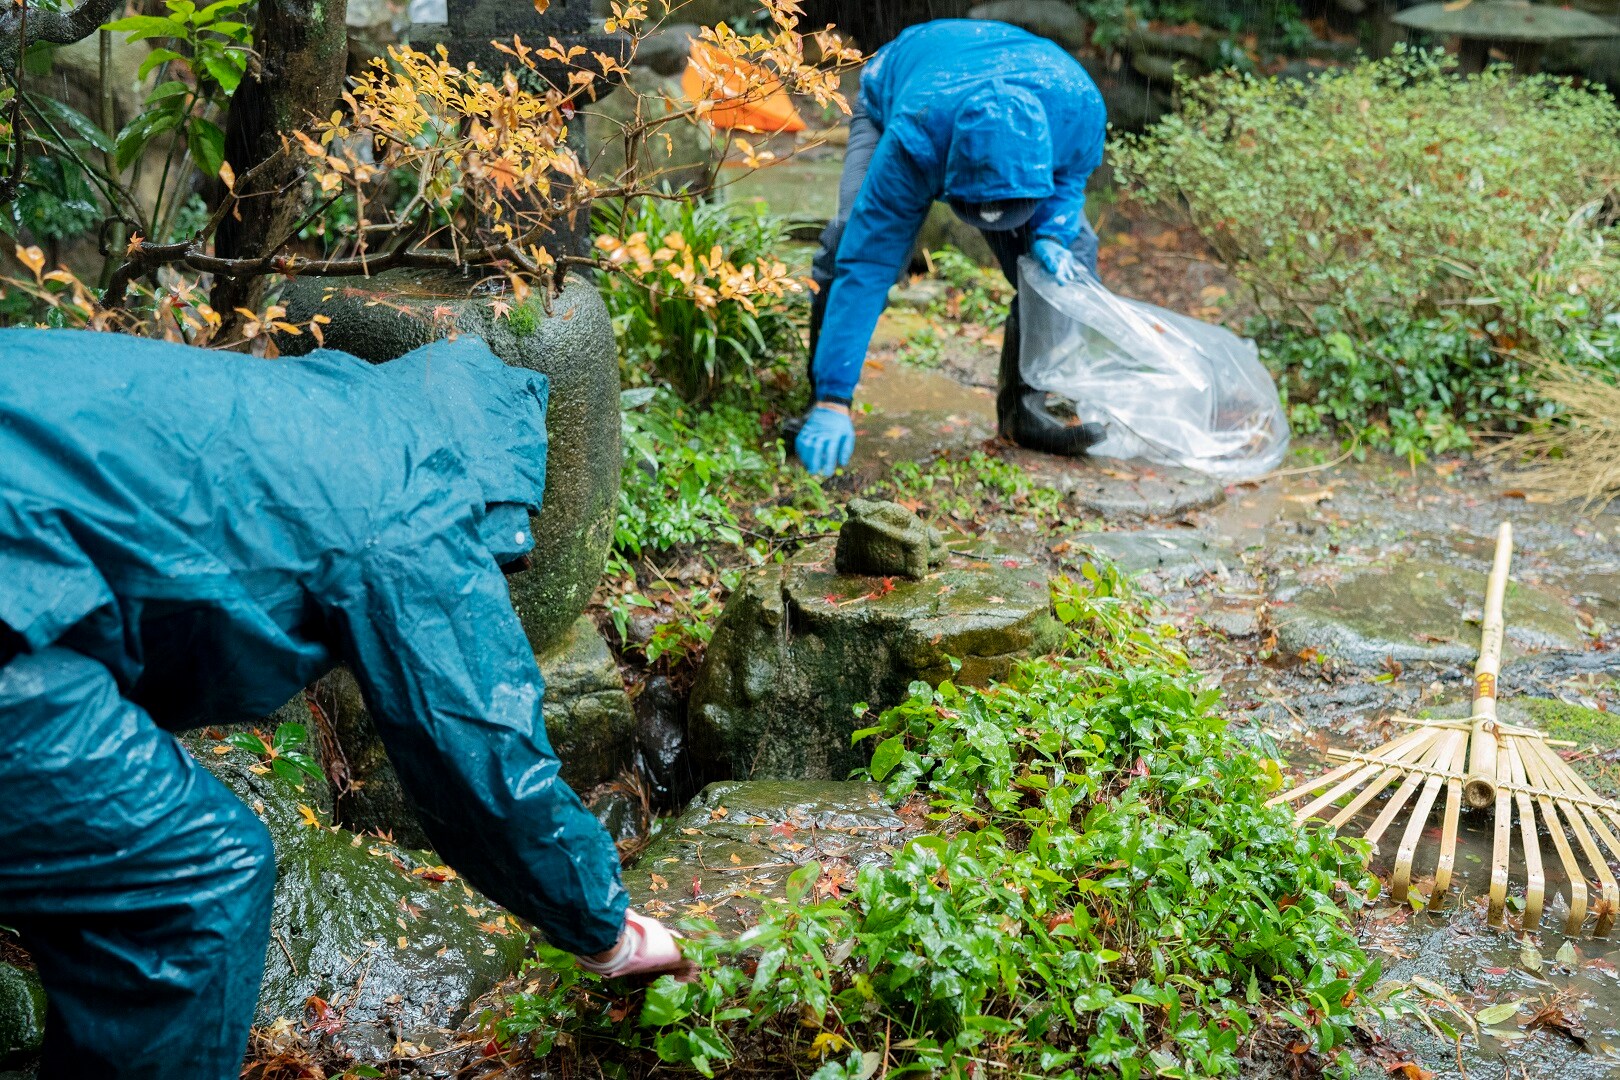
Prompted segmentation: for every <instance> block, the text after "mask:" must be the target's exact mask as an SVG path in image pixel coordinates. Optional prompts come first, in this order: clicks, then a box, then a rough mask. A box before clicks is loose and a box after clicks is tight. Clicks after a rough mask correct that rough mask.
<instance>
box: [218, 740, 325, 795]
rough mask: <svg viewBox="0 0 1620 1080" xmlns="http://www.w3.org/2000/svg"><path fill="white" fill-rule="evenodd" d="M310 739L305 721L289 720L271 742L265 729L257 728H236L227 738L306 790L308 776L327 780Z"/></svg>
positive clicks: (288, 780) (300, 789) (318, 779)
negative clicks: (293, 722) (300, 722)
mask: <svg viewBox="0 0 1620 1080" xmlns="http://www.w3.org/2000/svg"><path fill="white" fill-rule="evenodd" d="M308 738H309V730H308V729H307V728H305V727H304V725H303V724H292V723H287V724H278V725H277V726H276V730H275V734H273V735H271V736H270V738H269V740H268V741H266V740H265V737H264V733H263V732H261V731H256V730H255V731H233V732H232V733H231V734H229V735H227V736H225V740H224V741H225V743H226V744H227V745H229V746H233V747H235V748H236V749H238V750H245V751H247V752H248V753H250V754H252V755H254V756H255V757H257V758H259V759H261V761H262V762H263V764H264V765H265V766H266V767H267V768H269V770H270V771H271V772H273V773H274V774H275V775H276V776H278V777H280V778H281V779H282V780H285V781H287V783H289V784H291V785H292V786H293V787H295V788H297V789H298V790H299V791H303V790H304V781H305V779H310V780H314V781H316V782H317V783H320V784H324V783H326V774H325V773H324V772H322V771H321V765H320V762H318V761H316V760H315V758H314V757H312V756H311V755H310V753H309V751H308V750H307V749H305V744H306V742H307V740H308Z"/></svg>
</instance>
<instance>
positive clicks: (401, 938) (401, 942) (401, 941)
mask: <svg viewBox="0 0 1620 1080" xmlns="http://www.w3.org/2000/svg"><path fill="white" fill-rule="evenodd" d="M409 944H410V942H409V941H407V940H405V935H404V934H401V935H400V936H399V947H400V948H402V949H403V948H405V947H406V946H407V945H409Z"/></svg>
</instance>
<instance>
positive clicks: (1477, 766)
mask: <svg viewBox="0 0 1620 1080" xmlns="http://www.w3.org/2000/svg"><path fill="white" fill-rule="evenodd" d="M1512 558H1513V525H1512V523H1511V522H1507V521H1504V522H1502V526H1501V528H1500V529H1498V530H1497V532H1496V561H1495V562H1494V563H1492V564H1491V576H1490V579H1489V580H1488V581H1487V582H1486V585H1485V618H1484V620H1483V622H1482V623H1481V624H1480V640H1479V663H1477V664H1475V665H1474V716H1473V721H1474V730H1473V734H1472V736H1471V737H1470V738H1469V740H1468V779H1467V780H1465V781H1464V782H1463V797H1464V798H1465V799H1467V800H1468V805H1469V806H1471V807H1473V808H1474V809H1476V810H1483V809H1484V808H1485V807H1487V806H1490V805H1492V804H1493V803H1495V802H1496V780H1497V761H1496V758H1497V753H1496V751H1497V723H1496V677H1497V675H1498V674H1499V673H1500V672H1501V668H1502V631H1503V621H1502V602H1503V599H1504V598H1505V597H1506V596H1507V580H1508V563H1509V562H1510V561H1511V560H1512Z"/></svg>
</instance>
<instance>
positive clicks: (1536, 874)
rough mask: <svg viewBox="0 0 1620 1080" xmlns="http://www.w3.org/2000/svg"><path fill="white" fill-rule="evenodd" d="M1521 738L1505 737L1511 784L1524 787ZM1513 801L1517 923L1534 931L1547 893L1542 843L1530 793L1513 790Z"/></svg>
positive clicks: (1527, 930) (1525, 928) (1529, 931)
mask: <svg viewBox="0 0 1620 1080" xmlns="http://www.w3.org/2000/svg"><path fill="white" fill-rule="evenodd" d="M1521 742H1522V740H1519V739H1508V740H1506V743H1505V744H1504V745H1505V749H1506V750H1507V758H1508V764H1509V765H1510V766H1511V779H1512V781H1513V783H1515V784H1518V785H1520V786H1523V785H1524V784H1525V782H1526V781H1525V771H1524V760H1523V758H1522V757H1521V756H1520V753H1519V746H1520V743H1521ZM1513 797H1514V801H1515V802H1517V803H1518V805H1519V831H1520V834H1521V836H1522V837H1523V842H1524V876H1525V883H1524V917H1523V918H1522V919H1521V920H1520V926H1521V927H1523V929H1524V930H1525V931H1526V932H1528V933H1534V932H1535V930H1536V928H1537V927H1539V926H1540V925H1541V909H1542V905H1543V903H1544V901H1545V899H1546V895H1547V874H1546V872H1545V871H1544V870H1543V869H1542V867H1541V842H1540V841H1539V840H1538V839H1537V837H1536V812H1535V807H1534V804H1532V803H1531V801H1530V796H1529V795H1528V794H1527V793H1525V792H1523V791H1518V792H1515V793H1514V796H1513Z"/></svg>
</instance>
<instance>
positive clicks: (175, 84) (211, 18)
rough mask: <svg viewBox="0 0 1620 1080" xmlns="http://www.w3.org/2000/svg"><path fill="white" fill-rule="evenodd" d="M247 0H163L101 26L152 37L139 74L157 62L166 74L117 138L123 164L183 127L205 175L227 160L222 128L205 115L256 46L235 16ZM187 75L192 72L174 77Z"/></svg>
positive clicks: (231, 89)
mask: <svg viewBox="0 0 1620 1080" xmlns="http://www.w3.org/2000/svg"><path fill="white" fill-rule="evenodd" d="M248 2H249V0H216V2H215V3H212V4H209V5H207V6H206V7H202V8H199V7H197V5H196V4H195V3H194V2H193V0H164V5H163V6H164V7H165V8H166V9H167V13H166V14H163V15H131V16H129V17H128V18H123V19H119V20H117V21H115V22H110V23H108V24H107V25H106V27H105V29H107V30H112V31H115V32H118V33H122V34H124V35H125V37H124V40H125V42H128V43H133V42H137V41H155V42H161V43H162V44H160V45H157V46H156V47H154V48H153V49H152V51H151V53H150V54H148V56H147V58H146V60H145V61H144V62H143V63H142V64H141V68H140V71H139V72H138V75H139V77H140V78H142V79H145V78H146V76H147V75H148V74H150V73H151V72H152V71H154V70H157V69H158V68H160V67H161V68H163V69H164V74H165V75H167V76H168V78H166V79H165V80H164V81H163V82H161V83H159V84H158V85H157V87H156V88H155V89H154V90H153V91H152V92H151V93H150V94H148V95H147V98H146V108H145V109H144V110H142V111H141V112H140V113H138V114H137V115H136V116H134V117H133V118H132V119H131V120H130V121H129V123H127V124H125V125H124V128H123V130H121V131H120V132H119V133H118V136H117V138H116V139H115V140H114V153H115V156H116V160H117V164H118V168H119V170H120V171H122V170H124V169H128V168H129V167H130V166H131V165H133V164H135V162H136V161H137V160H138V159H139V158H140V156H141V154H142V153H143V152H144V151H145V150H146V146H147V144H148V143H150V142H151V141H152V140H153V139H155V138H157V137H158V136H159V135H163V134H166V133H168V132H171V131H180V132H181V133H182V134H183V135H184V138H185V145H186V148H187V150H189V151H190V153H191V158H192V161H193V163H194V164H195V165H196V166H197V168H198V169H200V170H201V171H202V173H203V175H204V176H209V177H214V176H218V175H219V167H220V164H221V163H222V162H223V161H224V160H225V132H224V131H223V130H221V128H220V127H219V125H218V124H216V123H214V121H213V120H210V119H209V118H208V117H207V116H206V115H204V110H205V109H206V107H207V106H208V105H210V104H220V105H223V103H224V102H226V101H228V100H229V99H230V96H231V94H233V93H235V92H236V88H237V86H238V85H239V84H240V83H241V81H242V76H243V74H244V73H245V72H246V71H247V62H248V57H249V56H251V55H252V53H253V29H252V27H250V26H249V25H248V24H247V23H245V22H241V21H239V20H238V19H237V18H236V17H235V15H236V12H237V10H238V9H239V8H241V7H243V6H244V5H245V4H247V3H248ZM181 75H187V76H189V78H177V77H175V76H181Z"/></svg>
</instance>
